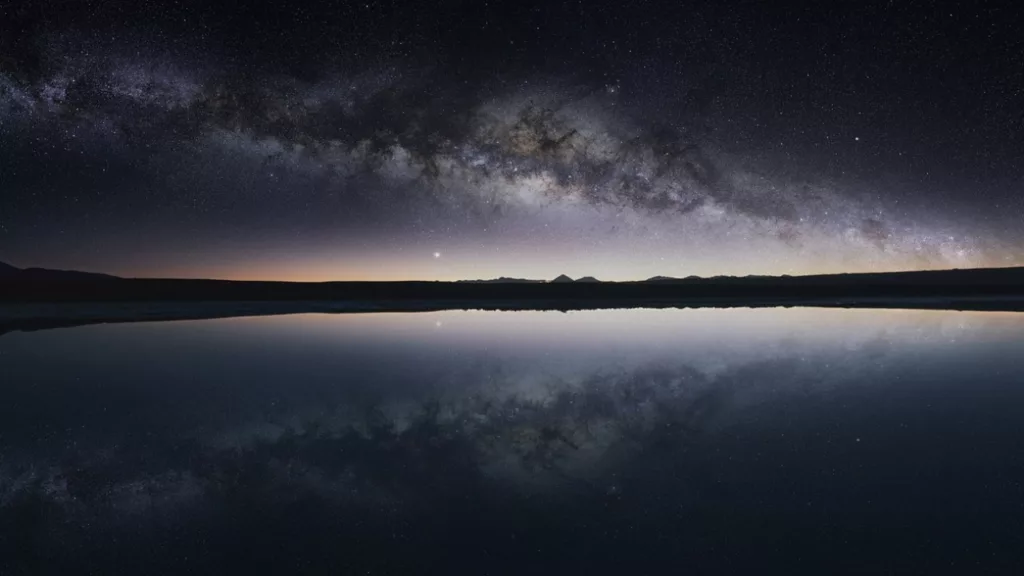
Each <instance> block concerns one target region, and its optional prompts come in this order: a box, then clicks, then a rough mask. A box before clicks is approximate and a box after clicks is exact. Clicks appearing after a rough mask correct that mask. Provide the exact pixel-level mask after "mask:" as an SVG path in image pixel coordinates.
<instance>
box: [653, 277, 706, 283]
mask: <svg viewBox="0 0 1024 576" xmlns="http://www.w3.org/2000/svg"><path fill="white" fill-rule="evenodd" d="M695 280H703V278H701V277H700V276H693V275H690V276H687V277H686V278H675V277H672V276H652V277H650V278H648V279H647V280H644V282H663V283H667V282H693V281H695Z"/></svg>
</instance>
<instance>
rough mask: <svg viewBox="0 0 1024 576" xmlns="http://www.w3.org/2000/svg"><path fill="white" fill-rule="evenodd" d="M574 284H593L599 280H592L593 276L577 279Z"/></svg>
mask: <svg viewBox="0 0 1024 576" xmlns="http://www.w3.org/2000/svg"><path fill="white" fill-rule="evenodd" d="M576 282H583V283H587V282H590V283H594V282H600V280H598V279H597V278H594V277H593V276H584V277H583V278H577V279H576Z"/></svg>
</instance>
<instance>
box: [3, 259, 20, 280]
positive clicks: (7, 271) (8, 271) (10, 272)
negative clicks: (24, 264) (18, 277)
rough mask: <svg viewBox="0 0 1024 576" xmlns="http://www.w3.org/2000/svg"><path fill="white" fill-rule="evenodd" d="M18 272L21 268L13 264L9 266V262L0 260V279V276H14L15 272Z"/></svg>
mask: <svg viewBox="0 0 1024 576" xmlns="http://www.w3.org/2000/svg"><path fill="white" fill-rule="evenodd" d="M18 272H21V269H19V268H15V267H14V266H11V265H10V264H5V263H3V262H0V279H2V278H10V277H12V276H14V275H15V274H17V273H18Z"/></svg>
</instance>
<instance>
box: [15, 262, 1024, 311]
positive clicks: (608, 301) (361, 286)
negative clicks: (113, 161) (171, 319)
mask: <svg viewBox="0 0 1024 576" xmlns="http://www.w3.org/2000/svg"><path fill="white" fill-rule="evenodd" d="M10 268H12V267H10V266H6V267H3V268H0V270H5V271H6V272H5V275H4V276H3V277H0V301H7V302H56V301H65V302H86V301H94V302H95V301H106V302H110V301H135V302H146V301H170V302H196V301H219V302H225V301H235V302H253V301H257V302H266V301H276V302H284V301H295V302H301V301H305V302H309V301H314V300H315V301H321V302H333V303H338V302H342V303H346V302H347V303H359V305H360V306H364V307H366V306H369V307H372V308H374V309H380V308H382V307H383V308H387V307H388V306H393V305H394V306H397V304H395V303H399V302H400V303H402V304H401V306H397V307H398V308H401V309H409V308H410V307H412V308H416V307H419V308H430V307H434V308H467V307H492V308H500V307H505V308H552V309H564V308H614V307H633V306H720V305H728V306H745V305H801V304H806V305H873V306H874V305H885V304H886V301H887V300H892V299H900V300H901V302H900V303H898V304H897V305H896V306H895V307H900V306H904V305H909V304H908V303H907V299H918V300H921V299H930V301H929V303H927V304H928V306H929V307H947V306H949V307H952V306H955V305H957V304H956V302H955V301H956V300H958V299H959V300H963V299H964V298H972V299H978V298H987V299H990V300H991V299H993V298H997V299H1002V300H1003V301H1006V299H1020V300H1021V301H1024V268H986V269H968V270H941V271H922V272H890V273H875V274H827V275H814V276H778V277H773V276H745V277H737V276H718V277H714V278H684V279H678V280H677V279H670V278H655V279H652V280H650V281H642V282H600V281H594V282H589V281H586V280H587V279H585V278H581V279H580V280H578V281H573V280H572V279H571V278H569V277H568V276H564V275H563V276H559V277H558V278H555V279H554V280H552V281H550V282H544V281H519V280H515V279H503V278H500V279H498V280H495V281H482V282H473V281H470V282H316V283H313V282H247V281H227V280H170V279H127V278H125V279H122V278H117V277H115V276H108V275H104V274H92V273H85V272H73V271H63V270H45V269H38V268H30V269H26V270H17V269H15V272H14V273H13V274H12V273H10ZM869 301H870V302H869ZM918 304H921V302H918ZM915 305H916V304H915ZM890 307H893V306H890Z"/></svg>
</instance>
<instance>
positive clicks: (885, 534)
mask: <svg viewBox="0 0 1024 576" xmlns="http://www.w3.org/2000/svg"><path fill="white" fill-rule="evenodd" d="M0 358H2V360H3V363H2V364H3V368H2V370H3V373H2V376H3V382H4V393H5V397H6V398H7V400H8V401H7V402H5V403H4V405H3V406H2V407H0V448H2V454H3V456H2V459H0V506H2V510H3V512H4V513H3V514H2V515H0V534H2V535H4V536H5V538H4V539H3V540H0V542H2V544H0V546H4V547H6V548H7V549H8V550H5V552H6V551H9V552H10V554H5V555H4V557H5V558H7V560H4V561H3V562H7V563H8V566H13V567H14V568H17V569H19V570H25V571H29V572H32V573H41V572H45V571H47V570H49V571H54V572H60V571H61V570H67V569H69V567H71V566H88V565H90V564H89V563H92V565H93V566H95V567H96V569H99V570H102V569H103V568H104V567H106V566H109V565H110V564H109V563H110V562H112V561H114V560H113V559H115V558H116V561H117V562H118V563H119V564H118V565H119V566H120V565H123V566H129V565H130V566H135V567H138V568H140V569H146V570H150V571H151V569H152V568H153V565H159V566H163V567H165V568H166V569H167V570H168V571H170V572H173V571H176V570H179V569H184V568H195V567H199V568H202V569H210V570H214V569H218V570H231V571H236V570H240V569H241V568H243V567H244V566H243V565H245V564H246V563H251V566H249V567H250V568H252V569H256V570H258V571H262V570H263V569H269V568H277V569H289V567H295V566H299V567H305V568H303V569H307V568H308V569H309V570H314V569H328V568H334V569H346V570H355V569H366V570H373V569H381V570H405V569H412V568H430V569H456V568H460V567H465V566H476V567H477V568H478V571H480V572H500V571H501V568H502V567H503V566H505V567H509V568H511V567H513V566H515V567H516V569H521V568H523V567H524V566H525V564H523V562H524V561H525V560H524V559H530V560H529V561H530V562H537V563H540V564H538V565H543V566H544V567H546V568H548V569H555V568H557V567H559V566H561V567H562V568H564V569H574V570H578V569H582V567H583V566H589V565H594V566H602V567H608V566H609V564H608V563H612V565H614V563H615V562H617V561H625V560H623V559H625V558H629V559H630V560H629V565H628V566H627V565H623V567H622V568H623V569H627V568H631V569H637V570H641V571H642V570H643V569H646V568H651V569H652V570H653V569H654V566H656V565H657V564H658V563H659V562H664V561H666V560H667V559H676V560H680V561H686V562H688V563H689V564H690V565H691V566H694V567H695V568H697V569H701V567H703V568H704V569H725V568H729V567H730V566H732V567H738V566H739V565H738V564H733V563H734V562H739V560H737V558H738V557H736V556H734V555H735V554H739V553H740V552H741V551H743V552H744V553H745V554H747V556H744V557H747V558H753V557H766V558H773V559H774V560H776V561H778V562H782V563H785V564H787V565H789V566H793V567H800V566H818V565H822V564H821V563H825V564H827V563H828V559H829V558H830V554H836V553H847V554H849V553H851V551H853V550H854V549H858V550H859V549H860V548H858V547H865V546H866V547H868V549H869V550H871V552H870V553H865V552H864V551H863V550H860V552H859V553H858V554H859V556H858V558H859V559H858V560H856V562H854V564H851V567H853V568H857V569H870V568H872V567H873V566H874V567H877V566H889V564H887V563H886V562H885V559H886V558H888V560H889V561H890V562H891V561H896V560H900V561H903V560H904V559H913V560H914V561H915V562H917V564H911V565H914V566H915V567H917V566H924V565H928V564H929V563H933V562H934V563H939V562H940V561H948V560H949V556H950V554H953V555H954V556H956V558H964V559H966V558H968V557H970V555H971V554H977V553H979V550H980V548H979V547H985V546H987V547H988V548H987V549H993V547H994V549H997V550H999V551H1001V552H1003V553H1004V555H1003V556H1002V557H1001V559H1000V561H1006V562H1010V561H1012V560H1014V558H1015V556H1014V555H1015V554H1019V553H1018V552H1015V551H1016V550H1019V549H1020V547H1019V546H1015V545H1013V546H1012V544H1014V539H1015V538H1019V536H1018V535H1019V534H1022V533H1024V531H1021V530H1020V529H1019V528H1021V526H1020V522H1021V520H1020V519H1021V518H1024V514H1015V513H1011V510H1012V511H1015V512H1018V513H1019V512H1021V509H1020V506H1021V503H1022V502H1024V498H1022V493H1021V488H1020V487H1021V481H1022V479H1024V474H1022V472H1024V467H1022V463H1021V455H1022V454H1024V452H1022V451H1021V450H1020V448H1021V445H1020V441H1019V440H1017V438H1020V437H1024V435H1021V434H1020V432H1021V430H1020V425H1019V424H1018V421H1019V414H1020V413H1021V409H1022V408H1024V387H1021V386H1020V384H1021V382H1020V381H1019V376H1018V375H1019V374H1022V373H1024V370H1022V369H1024V317H1022V316H1018V315H1014V314H1000V313H957V312H935V311H869V310H811V309H788V310H787V309H776V310H771V309H756V310H737V309H730V310H706V309H705V310H676V311H665V310H621V311H594V312H572V313H557V312H513V313H500V312H438V313H423V314H373V315H302V316H281V317H269V318H241V319H230V320H214V321H198V322H169V323H158V324H139V325H109V326H91V327H82V328H74V329H64V330H53V331H46V332H38V333H12V334H7V335H5V336H4V337H3V338H0ZM1014 507H1016V508H1014ZM940 520H941V521H940ZM1015 528H1016V530H1015ZM783 533H785V534H788V536H787V537H786V539H780V538H782V536H781V535H780V534H783ZM949 541H956V542H957V543H958V547H953V548H949V547H943V546H940V544H941V543H943V542H947V543H948V542H949ZM339 542H345V545H344V546H340V545H339V544H338V543H339ZM455 543H458V551H453V550H452V549H453V544H455ZM986 543H987V544H986ZM908 547H909V548H908ZM357 550H358V552H356V551H357ZM396 550H397V551H400V552H401V554H396V553H395V551H396ZM908 550H909V552H908ZM796 551H799V552H800V553H799V554H796V555H794V553H795V552H796ZM954 553H955V554H954ZM502 559H504V562H505V563H504V564H503V563H502ZM908 561H909V560H908ZM644 562H650V563H651V564H650V566H647V567H646V568H645V566H644V564H643V563H644ZM872 562H875V563H876V564H872ZM877 562H882V564H877ZM172 568H173V570H172ZM5 573H6V572H5Z"/></svg>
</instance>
